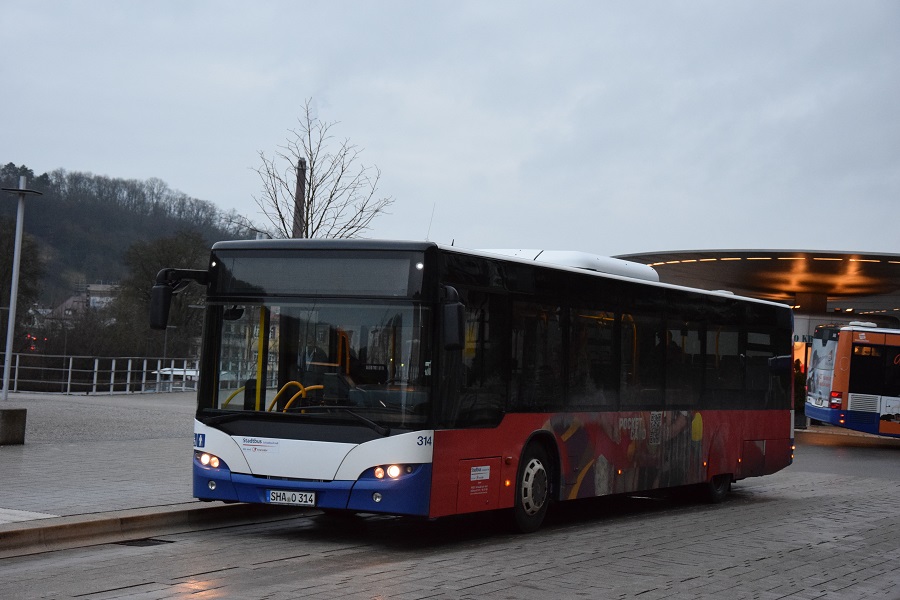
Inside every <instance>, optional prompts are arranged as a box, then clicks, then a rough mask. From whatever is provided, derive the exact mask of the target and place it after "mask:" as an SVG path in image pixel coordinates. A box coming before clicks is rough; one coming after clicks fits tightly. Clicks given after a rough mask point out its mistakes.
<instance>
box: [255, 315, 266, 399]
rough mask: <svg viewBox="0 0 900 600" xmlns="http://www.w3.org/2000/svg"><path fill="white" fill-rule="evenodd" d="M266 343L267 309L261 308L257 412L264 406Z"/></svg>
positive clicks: (257, 353)
mask: <svg viewBox="0 0 900 600" xmlns="http://www.w3.org/2000/svg"><path fill="white" fill-rule="evenodd" d="M265 342H266V307H265V306H260V307H259V335H258V336H257V341H256V381H257V384H256V410H259V408H260V404H262V385H260V383H261V382H264V381H265V379H263V344H265Z"/></svg>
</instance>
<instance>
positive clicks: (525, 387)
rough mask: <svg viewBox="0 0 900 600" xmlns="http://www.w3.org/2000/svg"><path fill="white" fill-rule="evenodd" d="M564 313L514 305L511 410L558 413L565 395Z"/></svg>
mask: <svg viewBox="0 0 900 600" xmlns="http://www.w3.org/2000/svg"><path fill="white" fill-rule="evenodd" d="M561 317H562V310H561V309H560V307H558V306H552V305H542V304H537V303H532V302H515V303H514V304H513V323H512V360H513V364H512V381H511V389H510V408H511V410H538V411H540V410H557V409H559V408H561V407H562V404H563V397H564V393H565V378H564V374H563V369H564V368H565V359H566V356H565V353H564V352H563V347H562V325H561V323H560V319H561Z"/></svg>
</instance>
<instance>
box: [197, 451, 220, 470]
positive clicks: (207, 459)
mask: <svg viewBox="0 0 900 600" xmlns="http://www.w3.org/2000/svg"><path fill="white" fill-rule="evenodd" d="M197 460H198V461H200V464H201V465H203V466H204V467H212V468H213V469H218V468H219V467H220V466H221V464H222V461H220V460H219V457H218V456H216V455H215V454H210V453H209V452H198V453H197Z"/></svg>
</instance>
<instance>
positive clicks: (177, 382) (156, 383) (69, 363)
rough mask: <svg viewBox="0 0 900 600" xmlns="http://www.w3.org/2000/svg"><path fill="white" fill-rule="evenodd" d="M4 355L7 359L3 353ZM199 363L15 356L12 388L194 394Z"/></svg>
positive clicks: (57, 391) (177, 359) (160, 359)
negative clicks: (180, 392)
mask: <svg viewBox="0 0 900 600" xmlns="http://www.w3.org/2000/svg"><path fill="white" fill-rule="evenodd" d="M0 356H3V353H2V352H0ZM4 358H5V357H4ZM197 363H198V360H197V359H196V358H133V357H117V358H113V357H97V356H54V355H46V354H33V353H28V352H25V353H17V354H16V353H14V354H13V355H12V361H11V365H10V378H9V389H10V391H13V392H56V393H62V394H131V393H134V394H142V393H153V392H175V391H194V390H196V389H197V373H198V364H197ZM0 375H2V369H0Z"/></svg>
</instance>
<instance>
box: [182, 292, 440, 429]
mask: <svg viewBox="0 0 900 600" xmlns="http://www.w3.org/2000/svg"><path fill="white" fill-rule="evenodd" d="M269 300H271V299H269ZM209 310H211V311H215V312H214V313H213V318H212V319H211V320H210V321H209V324H210V325H212V324H216V325H214V326H216V327H218V328H219V331H218V332H217V333H216V334H214V335H213V337H214V338H215V339H218V340H219V344H218V347H217V348H216V350H215V351H216V354H217V358H216V360H215V368H216V371H215V372H216V373H218V382H217V384H216V386H215V390H214V391H213V394H211V395H210V396H209V400H205V401H204V400H201V406H200V407H199V408H200V410H201V412H203V411H204V410H206V411H214V412H215V414H219V415H221V414H223V412H222V411H229V412H232V411H233V412H237V413H242V414H245V415H246V414H247V413H248V412H252V413H256V414H259V413H263V412H265V413H268V414H271V415H273V416H274V415H276V414H277V415H280V416H281V417H283V418H289V417H290V415H292V414H293V415H297V414H304V415H308V416H313V415H317V414H323V413H328V414H329V415H336V414H348V415H350V416H349V417H348V418H354V419H365V420H366V421H367V422H370V423H373V424H377V425H379V426H381V427H384V428H400V429H404V428H409V427H413V426H419V425H422V424H423V423H425V422H426V421H427V420H428V418H429V416H430V379H431V357H430V356H429V348H430V347H431V344H430V340H429V336H430V334H429V332H430V330H431V327H430V311H429V310H428V309H427V308H426V307H423V306H418V305H413V304H409V303H405V304H400V303H386V302H365V301H360V300H355V301H329V300H321V299H317V300H315V301H309V302H304V301H300V300H291V301H278V302H270V301H266V302H265V303H244V304H211V305H210V307H209ZM208 326H209V325H208ZM207 364H209V363H207ZM210 366H212V365H210Z"/></svg>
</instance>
